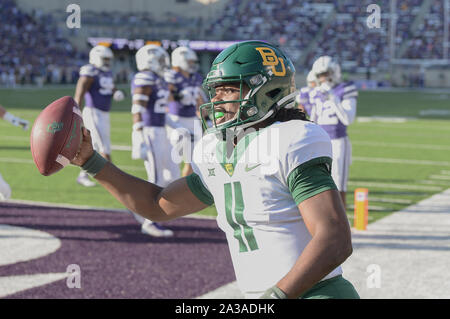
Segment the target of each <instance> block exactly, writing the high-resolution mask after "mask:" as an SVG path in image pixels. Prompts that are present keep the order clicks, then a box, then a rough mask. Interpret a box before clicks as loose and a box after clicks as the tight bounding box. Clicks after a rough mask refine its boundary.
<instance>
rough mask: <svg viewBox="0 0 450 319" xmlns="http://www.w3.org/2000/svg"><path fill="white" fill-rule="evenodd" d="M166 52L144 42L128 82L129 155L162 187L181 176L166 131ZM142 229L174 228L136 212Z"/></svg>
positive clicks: (165, 232)
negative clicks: (129, 116)
mask: <svg viewBox="0 0 450 319" xmlns="http://www.w3.org/2000/svg"><path fill="white" fill-rule="evenodd" d="M168 61H170V59H169V55H168V54H167V52H166V51H165V50H164V49H163V48H162V47H160V46H157V45H152V44H149V45H145V46H143V47H142V48H140V49H139V50H138V51H137V52H136V65H137V69H138V71H139V72H138V73H136V75H135V76H134V78H133V81H132V83H131V94H132V100H133V105H132V107H131V113H132V116H133V132H132V146H133V147H132V158H133V159H143V160H144V165H145V169H146V171H147V177H148V181H149V182H151V183H154V184H156V185H158V186H161V187H165V186H167V185H168V184H169V183H170V182H172V181H173V180H175V179H177V178H179V177H180V168H179V167H178V165H177V164H176V163H175V162H174V161H173V160H172V158H171V150H172V147H171V144H170V142H169V139H168V137H167V134H166V129H165V124H166V110H167V103H168V99H169V96H170V91H169V86H168V84H167V82H166V81H165V80H164V73H165V72H166V71H167V68H169V65H170V62H169V63H168ZM134 215H135V218H136V219H137V220H138V221H139V222H141V224H142V227H141V230H142V232H143V233H145V234H148V235H151V236H157V237H169V236H173V232H172V231H171V230H169V229H166V228H164V227H163V226H161V225H159V224H157V223H154V222H151V221H149V220H147V219H144V218H143V217H141V216H139V215H136V214H134Z"/></svg>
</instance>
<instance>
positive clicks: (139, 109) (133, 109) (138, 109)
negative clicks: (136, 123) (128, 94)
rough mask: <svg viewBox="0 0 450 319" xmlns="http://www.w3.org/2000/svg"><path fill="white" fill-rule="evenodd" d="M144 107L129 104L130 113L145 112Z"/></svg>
mask: <svg viewBox="0 0 450 319" xmlns="http://www.w3.org/2000/svg"><path fill="white" fill-rule="evenodd" d="M145 110H146V108H145V107H144V106H142V105H140V104H133V105H132V106H131V114H137V113H142V112H145Z"/></svg>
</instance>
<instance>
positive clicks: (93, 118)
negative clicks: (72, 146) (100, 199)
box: [74, 45, 124, 187]
mask: <svg viewBox="0 0 450 319" xmlns="http://www.w3.org/2000/svg"><path fill="white" fill-rule="evenodd" d="M113 58H114V55H113V52H112V51H111V49H110V48H108V47H106V46H103V45H97V46H95V47H93V48H92V49H91V51H90V52H89V64H86V65H84V66H82V67H81V68H80V78H79V79H78V82H77V87H76V90H75V96H74V99H75V101H76V102H77V104H78V106H79V107H80V109H82V110H83V123H84V126H85V127H86V128H87V129H89V130H90V131H91V136H92V142H93V145H94V149H95V150H96V151H98V152H99V153H100V154H101V155H102V156H103V157H104V158H106V159H107V160H108V161H110V160H111V138H110V120H109V110H110V109H111V98H114V100H115V101H121V100H123V99H124V94H123V92H122V91H120V90H116V89H115V87H114V78H113V74H112V72H111V66H112V62H113ZM83 98H84V99H85V102H86V103H85V104H86V105H85V107H84V108H83ZM77 182H78V184H80V185H83V186H86V187H92V186H95V182H93V181H91V180H90V179H89V176H88V175H87V174H86V172H85V171H83V170H82V171H81V172H80V174H79V175H78V178H77Z"/></svg>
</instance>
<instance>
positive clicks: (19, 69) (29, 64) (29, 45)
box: [0, 0, 86, 86]
mask: <svg viewBox="0 0 450 319" xmlns="http://www.w3.org/2000/svg"><path fill="white" fill-rule="evenodd" d="M0 21H1V23H0V84H3V85H6V86H15V85H16V84H25V83H37V82H40V81H44V82H50V83H61V82H63V81H65V82H68V81H72V78H73V74H74V72H75V71H74V68H75V67H76V65H77V64H79V63H81V61H84V60H86V54H85V53H83V52H78V51H77V50H76V48H74V47H73V46H72V44H71V43H70V42H69V41H68V40H66V39H65V38H63V37H62V36H61V32H60V30H59V29H58V28H57V27H56V26H55V24H54V23H53V21H52V16H51V15H49V14H44V13H43V12H42V11H39V10H34V11H33V12H32V13H31V14H28V13H25V12H23V11H21V10H20V9H19V8H18V7H17V4H16V3H15V2H14V1H12V0H2V1H0Z"/></svg>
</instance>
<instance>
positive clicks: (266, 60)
mask: <svg viewBox="0 0 450 319" xmlns="http://www.w3.org/2000/svg"><path fill="white" fill-rule="evenodd" d="M255 49H256V50H258V51H259V53H260V54H261V57H262V59H263V65H268V66H271V68H272V72H273V74H274V75H276V76H285V75H286V68H285V66H284V60H283V58H280V57H278V56H277V55H276V54H275V51H273V50H272V49H271V48H268V47H259V48H255ZM278 64H281V70H280V71H277V66H278Z"/></svg>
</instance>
